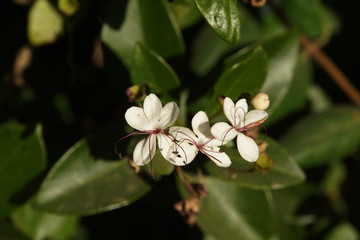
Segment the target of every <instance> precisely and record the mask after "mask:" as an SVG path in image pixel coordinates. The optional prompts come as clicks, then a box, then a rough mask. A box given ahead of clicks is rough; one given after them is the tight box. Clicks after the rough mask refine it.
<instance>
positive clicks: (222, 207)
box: [179, 177, 275, 239]
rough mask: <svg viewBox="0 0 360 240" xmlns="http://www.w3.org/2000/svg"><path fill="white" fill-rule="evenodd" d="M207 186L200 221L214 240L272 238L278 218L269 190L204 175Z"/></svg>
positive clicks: (184, 192)
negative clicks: (243, 186)
mask: <svg viewBox="0 0 360 240" xmlns="http://www.w3.org/2000/svg"><path fill="white" fill-rule="evenodd" d="M179 185H180V188H183V187H182V186H181V183H180V184H179ZM204 185H205V187H206V190H207V191H208V192H209V195H208V196H206V197H205V198H204V199H203V201H202V202H201V207H200V212H199V215H198V218H197V221H198V224H199V225H200V227H201V229H202V230H203V231H204V232H205V233H207V234H209V235H210V236H212V237H214V238H215V239H234V238H236V239H269V238H270V237H271V236H272V235H273V234H274V228H275V226H274V224H275V219H274V216H273V212H272V206H271V204H270V202H269V201H268V199H267V195H266V192H264V191H257V190H251V189H247V188H242V187H240V186H236V185H234V184H230V183H227V182H223V181H220V180H217V179H215V178H212V177H207V178H204ZM180 191H181V192H182V195H183V196H186V195H187V193H186V191H185V190H184V189H181V190H180ZM244 196H246V197H244ZM224 223H226V224H224ZM220 226H221V227H220Z"/></svg>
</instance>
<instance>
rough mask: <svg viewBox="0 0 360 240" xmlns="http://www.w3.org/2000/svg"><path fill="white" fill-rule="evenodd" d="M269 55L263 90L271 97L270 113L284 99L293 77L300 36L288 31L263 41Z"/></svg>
mask: <svg viewBox="0 0 360 240" xmlns="http://www.w3.org/2000/svg"><path fill="white" fill-rule="evenodd" d="M262 46H263V48H264V50H265V52H266V54H267V55H268V57H269V66H268V69H269V70H268V72H267V76H266V80H265V83H264V85H263V86H262V88H261V91H262V92H266V93H267V94H268V95H269V98H270V107H269V109H268V110H267V112H268V113H269V114H271V113H272V112H274V111H275V109H277V108H278V107H279V106H280V104H281V102H282V101H283V100H284V98H285V96H286V94H287V92H288V90H289V88H290V85H291V81H292V79H293V75H294V72H295V67H296V63H297V60H298V54H299V42H298V36H297V34H296V33H294V32H288V33H285V34H282V35H279V36H277V37H274V38H272V39H270V40H267V41H265V42H264V43H263V45H262Z"/></svg>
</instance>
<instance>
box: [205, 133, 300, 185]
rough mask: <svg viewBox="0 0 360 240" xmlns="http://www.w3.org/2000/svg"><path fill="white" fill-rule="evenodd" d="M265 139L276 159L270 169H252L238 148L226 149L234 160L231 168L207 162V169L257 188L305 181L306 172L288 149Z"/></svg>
mask: <svg viewBox="0 0 360 240" xmlns="http://www.w3.org/2000/svg"><path fill="white" fill-rule="evenodd" d="M265 141H266V142H267V143H268V144H269V146H268V148H267V149H266V152H267V154H268V156H269V157H270V158H271V159H272V160H273V161H274V164H273V168H271V169H270V170H268V171H264V172H262V171H252V170H251V169H252V166H253V165H252V163H248V162H246V161H245V160H243V159H242V158H241V156H240V154H239V152H238V151H237V149H236V148H233V149H228V150H226V153H227V154H228V156H229V157H230V159H231V161H232V165H231V166H230V167H229V168H219V167H215V166H214V165H213V164H212V165H210V164H206V169H207V170H208V171H209V173H210V174H211V175H213V176H216V177H219V178H221V179H223V180H226V181H229V182H231V183H234V184H238V185H240V186H244V187H249V188H255V189H269V188H272V189H279V188H284V187H288V186H291V185H294V184H299V183H301V182H302V181H304V179H305V175H304V173H303V172H302V170H301V169H300V168H299V167H298V165H297V164H296V162H295V161H294V159H293V157H292V156H291V155H290V154H289V153H288V152H287V150H286V149H285V148H284V147H282V146H281V145H280V144H279V143H277V142H276V141H275V140H272V139H270V138H269V137H265Z"/></svg>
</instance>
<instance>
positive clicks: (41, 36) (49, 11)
mask: <svg viewBox="0 0 360 240" xmlns="http://www.w3.org/2000/svg"><path fill="white" fill-rule="evenodd" d="M63 25H64V20H63V18H62V16H61V15H60V13H58V12H57V11H56V9H55V8H54V7H53V6H52V5H51V4H50V3H49V2H48V0H36V1H35V2H34V4H33V5H32V6H31V9H30V11H29V20H28V29H27V34H28V38H29V41H30V43H31V44H32V45H34V46H39V45H44V44H49V43H53V42H55V40H56V39H57V37H58V35H60V34H62V32H63Z"/></svg>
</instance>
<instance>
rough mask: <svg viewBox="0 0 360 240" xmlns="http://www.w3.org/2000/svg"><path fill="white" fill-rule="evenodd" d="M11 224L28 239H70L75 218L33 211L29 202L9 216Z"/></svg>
mask: <svg viewBox="0 0 360 240" xmlns="http://www.w3.org/2000/svg"><path fill="white" fill-rule="evenodd" d="M11 220H12V222H13V224H14V225H15V226H16V228H17V229H19V230H20V231H21V232H22V233H24V234H25V235H26V236H28V237H29V238H30V239H35V240H42V239H59V240H60V239H70V235H71V234H72V233H73V232H74V229H75V227H76V224H77V217H75V216H67V215H56V214H50V213H44V212H40V211H37V210H34V209H33V208H32V206H31V201H29V202H28V203H27V204H25V205H23V206H21V207H20V208H18V209H16V210H15V211H14V212H13V214H12V215H11Z"/></svg>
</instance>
